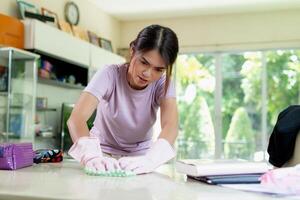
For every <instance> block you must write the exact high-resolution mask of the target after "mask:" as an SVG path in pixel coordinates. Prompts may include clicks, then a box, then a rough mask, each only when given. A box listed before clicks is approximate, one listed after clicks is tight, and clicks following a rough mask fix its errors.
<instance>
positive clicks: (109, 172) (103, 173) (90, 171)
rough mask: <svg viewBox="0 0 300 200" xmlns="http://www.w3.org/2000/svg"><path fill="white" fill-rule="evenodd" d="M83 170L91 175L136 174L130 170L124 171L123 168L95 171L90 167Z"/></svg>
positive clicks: (127, 175)
mask: <svg viewBox="0 0 300 200" xmlns="http://www.w3.org/2000/svg"><path fill="white" fill-rule="evenodd" d="M84 172H85V173H86V174H88V175H91V176H110V177H129V176H135V175H136V174H135V173H133V172H131V171H125V170H113V171H95V170H92V169H90V168H84Z"/></svg>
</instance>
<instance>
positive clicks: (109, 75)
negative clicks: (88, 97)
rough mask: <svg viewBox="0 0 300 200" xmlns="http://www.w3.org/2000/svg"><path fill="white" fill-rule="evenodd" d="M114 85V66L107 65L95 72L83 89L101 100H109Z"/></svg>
mask: <svg viewBox="0 0 300 200" xmlns="http://www.w3.org/2000/svg"><path fill="white" fill-rule="evenodd" d="M114 85H115V81H114V67H113V66H106V67H104V68H103V69H100V70H98V71H97V72H96V73H95V75H94V76H93V78H92V79H91V81H90V82H89V83H88V85H87V86H86V88H85V89H84V90H83V91H85V92H89V93H91V94H92V95H94V96H95V97H96V98H97V99H98V100H99V101H101V100H102V99H104V100H108V98H109V97H110V95H111V93H112V91H113V87H114Z"/></svg>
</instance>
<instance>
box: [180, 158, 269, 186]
mask: <svg viewBox="0 0 300 200" xmlns="http://www.w3.org/2000/svg"><path fill="white" fill-rule="evenodd" d="M175 167H176V170H177V171H178V172H179V173H184V174H187V176H188V177H189V178H193V179H196V180H199V181H202V182H206V183H209V184H238V183H259V182H260V181H259V177H260V176H261V175H262V174H263V173H265V172H267V171H268V170H269V169H270V166H268V164H267V163H265V162H249V161H243V160H237V161H233V160H179V161H177V162H176V164H175Z"/></svg>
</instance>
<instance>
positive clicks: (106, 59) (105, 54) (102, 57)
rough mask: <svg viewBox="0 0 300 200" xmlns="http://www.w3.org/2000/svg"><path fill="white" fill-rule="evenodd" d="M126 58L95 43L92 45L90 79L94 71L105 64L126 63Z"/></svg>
mask: <svg viewBox="0 0 300 200" xmlns="http://www.w3.org/2000/svg"><path fill="white" fill-rule="evenodd" d="M124 62H125V58H123V57H122V56H119V55H117V54H114V53H112V52H109V51H107V50H105V49H102V48H99V47H97V46H95V45H92V44H91V45H90V68H89V80H90V79H91V77H92V76H93V75H94V73H95V72H96V71H97V70H99V69H102V68H103V67H104V66H105V65H109V64H119V63H124Z"/></svg>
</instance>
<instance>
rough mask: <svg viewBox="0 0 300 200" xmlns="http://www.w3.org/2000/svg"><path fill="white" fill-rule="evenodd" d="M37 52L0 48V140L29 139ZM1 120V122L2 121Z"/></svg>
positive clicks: (32, 117) (31, 137)
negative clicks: (2, 87) (1, 72)
mask: <svg viewBox="0 0 300 200" xmlns="http://www.w3.org/2000/svg"><path fill="white" fill-rule="evenodd" d="M38 58H39V55H37V54H33V53H30V52H27V51H23V50H20V49H16V48H8V47H7V48H0V65H1V66H4V67H7V69H8V70H7V74H8V76H7V77H8V80H7V87H6V88H7V91H2V92H1V96H2V98H3V99H4V100H2V99H1V101H2V102H1V111H2V112H3V111H4V113H1V114H4V116H5V117H4V119H3V120H1V126H0V127H1V128H0V135H1V136H4V142H14V141H15V140H17V141H19V142H25V141H26V142H33V141H34V116H35V102H36V101H35V99H36V83H37V66H36V62H37V60H38ZM2 123H3V124H2Z"/></svg>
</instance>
